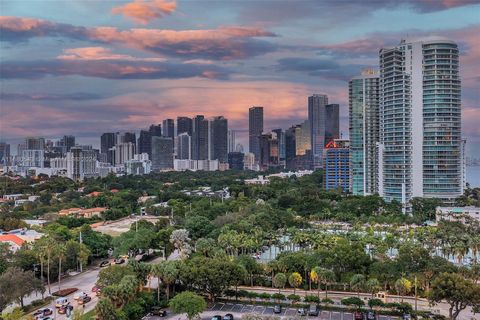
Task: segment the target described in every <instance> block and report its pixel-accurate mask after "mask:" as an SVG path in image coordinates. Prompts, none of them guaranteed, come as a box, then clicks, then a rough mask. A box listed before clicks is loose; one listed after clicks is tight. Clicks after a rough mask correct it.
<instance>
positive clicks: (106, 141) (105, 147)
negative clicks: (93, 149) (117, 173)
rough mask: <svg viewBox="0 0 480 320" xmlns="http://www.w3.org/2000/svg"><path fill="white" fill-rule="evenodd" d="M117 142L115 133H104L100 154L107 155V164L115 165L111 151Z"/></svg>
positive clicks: (101, 138)
mask: <svg viewBox="0 0 480 320" xmlns="http://www.w3.org/2000/svg"><path fill="white" fill-rule="evenodd" d="M115 141H116V138H115V133H113V132H106V133H103V134H102V136H101V137H100V153H102V154H105V155H106V157H107V162H108V163H110V164H114V161H113V157H112V153H111V151H110V149H111V148H112V147H113V146H114V145H115Z"/></svg>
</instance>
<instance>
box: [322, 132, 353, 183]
mask: <svg viewBox="0 0 480 320" xmlns="http://www.w3.org/2000/svg"><path fill="white" fill-rule="evenodd" d="M323 159H324V168H323V170H324V171H323V174H324V176H323V183H324V187H325V189H326V190H335V189H339V188H340V189H341V190H342V192H348V191H349V189H350V149H349V141H348V140H342V139H335V140H332V141H330V142H329V143H328V144H327V145H326V146H325V148H324V149H323Z"/></svg>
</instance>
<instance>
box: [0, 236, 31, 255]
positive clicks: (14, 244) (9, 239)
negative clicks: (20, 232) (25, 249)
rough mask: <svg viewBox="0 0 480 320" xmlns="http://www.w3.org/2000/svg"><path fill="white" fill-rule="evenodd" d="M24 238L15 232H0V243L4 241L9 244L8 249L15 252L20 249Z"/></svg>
mask: <svg viewBox="0 0 480 320" xmlns="http://www.w3.org/2000/svg"><path fill="white" fill-rule="evenodd" d="M24 242H25V240H23V239H22V238H20V237H19V236H17V235H15V234H2V235H0V243H6V244H8V245H9V247H10V250H11V251H13V252H15V251H17V250H18V249H20V248H21V247H22V245H23V243H24Z"/></svg>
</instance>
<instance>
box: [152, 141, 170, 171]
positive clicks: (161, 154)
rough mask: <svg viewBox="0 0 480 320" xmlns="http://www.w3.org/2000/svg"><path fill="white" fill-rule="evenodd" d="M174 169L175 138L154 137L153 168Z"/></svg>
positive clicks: (156, 169) (157, 169) (155, 169)
mask: <svg viewBox="0 0 480 320" xmlns="http://www.w3.org/2000/svg"><path fill="white" fill-rule="evenodd" d="M169 169H173V138H168V137H152V170H153V171H159V170H169Z"/></svg>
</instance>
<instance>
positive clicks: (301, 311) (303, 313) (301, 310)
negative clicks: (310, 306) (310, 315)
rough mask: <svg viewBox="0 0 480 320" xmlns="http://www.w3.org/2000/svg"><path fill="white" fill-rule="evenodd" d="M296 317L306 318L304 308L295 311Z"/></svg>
mask: <svg viewBox="0 0 480 320" xmlns="http://www.w3.org/2000/svg"><path fill="white" fill-rule="evenodd" d="M297 315H299V316H302V317H303V316H306V315H307V310H305V308H298V309H297Z"/></svg>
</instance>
